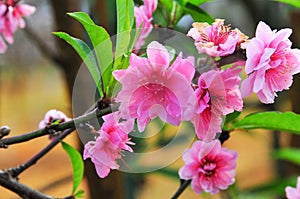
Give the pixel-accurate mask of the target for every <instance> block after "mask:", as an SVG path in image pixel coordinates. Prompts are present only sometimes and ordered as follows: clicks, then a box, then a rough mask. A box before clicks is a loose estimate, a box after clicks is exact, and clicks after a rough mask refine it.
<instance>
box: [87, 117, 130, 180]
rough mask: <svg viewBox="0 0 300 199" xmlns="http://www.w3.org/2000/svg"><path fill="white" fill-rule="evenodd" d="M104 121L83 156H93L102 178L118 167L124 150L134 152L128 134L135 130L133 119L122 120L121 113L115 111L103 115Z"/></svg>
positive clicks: (92, 158)
mask: <svg viewBox="0 0 300 199" xmlns="http://www.w3.org/2000/svg"><path fill="white" fill-rule="evenodd" d="M103 120H104V123H103V125H102V127H101V129H100V130H99V131H98V132H97V134H98V137H97V138H96V140H95V141H89V142H88V143H87V144H86V145H85V149H84V154H83V158H84V159H87V158H91V160H92V162H93V163H94V164H95V167H96V171H97V174H98V176H99V177H100V178H105V177H106V176H107V175H108V174H109V172H110V170H111V169H118V168H119V165H118V163H117V160H118V159H121V158H122V156H121V153H122V151H124V150H126V151H129V152H132V151H133V150H132V148H131V147H130V146H129V145H133V144H134V143H133V142H130V139H129V138H128V134H129V133H130V132H131V131H132V130H133V124H134V122H133V121H132V120H127V121H122V122H120V121H119V120H120V113H119V112H114V113H111V114H108V115H105V116H103Z"/></svg>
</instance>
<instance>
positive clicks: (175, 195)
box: [171, 180, 191, 199]
mask: <svg viewBox="0 0 300 199" xmlns="http://www.w3.org/2000/svg"><path fill="white" fill-rule="evenodd" d="M190 183H191V180H185V181H183V183H181V185H180V187H179V188H178V190H177V191H176V193H175V194H174V195H173V196H172V198H171V199H177V198H178V197H179V196H180V195H181V194H182V192H183V191H184V190H185V189H186V188H187V187H188V186H189V184H190Z"/></svg>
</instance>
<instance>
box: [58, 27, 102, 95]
mask: <svg viewBox="0 0 300 199" xmlns="http://www.w3.org/2000/svg"><path fill="white" fill-rule="evenodd" d="M53 34H54V35H55V36H58V37H59V38H60V39H63V40H65V41H66V42H67V43H68V44H70V45H71V46H72V47H73V48H74V49H75V51H76V52H77V53H78V54H79V56H80V57H81V59H82V60H83V62H84V63H85V64H86V66H87V67H88V69H89V71H90V73H91V76H92V78H93V80H94V82H95V83H96V85H97V88H98V91H99V93H100V95H103V93H102V89H101V83H102V82H101V78H100V72H99V69H98V67H97V61H96V59H95V57H94V54H93V52H92V50H91V49H90V48H89V46H88V45H87V44H86V43H85V42H84V41H82V40H80V39H77V38H75V37H72V36H70V35H69V34H68V33H65V32H54V33H53Z"/></svg>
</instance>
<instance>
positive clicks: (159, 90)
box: [143, 83, 166, 101]
mask: <svg viewBox="0 0 300 199" xmlns="http://www.w3.org/2000/svg"><path fill="white" fill-rule="evenodd" d="M143 90H144V94H145V96H150V95H151V96H156V97H160V101H164V100H165V99H164V97H163V96H164V95H165V90H166V89H165V86H163V85H161V84H156V83H149V84H146V85H144V86H143Z"/></svg>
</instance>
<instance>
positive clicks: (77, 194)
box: [74, 189, 84, 198]
mask: <svg viewBox="0 0 300 199" xmlns="http://www.w3.org/2000/svg"><path fill="white" fill-rule="evenodd" d="M83 196H84V191H83V190H82V189H79V190H78V191H77V192H76V193H75V194H74V197H75V198H83Z"/></svg>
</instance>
